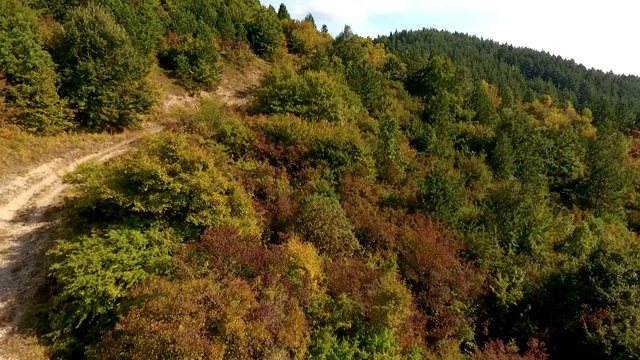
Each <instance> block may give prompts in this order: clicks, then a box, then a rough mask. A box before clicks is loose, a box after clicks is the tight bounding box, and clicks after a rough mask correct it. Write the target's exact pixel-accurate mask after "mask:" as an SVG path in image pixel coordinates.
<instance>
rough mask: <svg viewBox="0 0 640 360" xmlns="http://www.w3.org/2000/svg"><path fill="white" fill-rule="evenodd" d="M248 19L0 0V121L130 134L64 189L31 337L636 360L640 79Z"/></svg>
mask: <svg viewBox="0 0 640 360" xmlns="http://www.w3.org/2000/svg"><path fill="white" fill-rule="evenodd" d="M318 25H320V24H316V23H315V21H314V18H313V15H312V14H309V15H308V16H307V17H306V18H305V19H304V20H294V19H292V18H291V17H290V15H289V13H288V11H287V8H286V7H285V6H284V5H281V6H280V8H279V9H274V8H273V7H265V6H261V5H260V3H259V2H258V1H257V0H196V1H194V0H101V1H84V0H64V1H53V0H31V1H20V0H4V1H1V2H0V39H1V40H2V41H0V126H17V127H19V128H21V129H22V131H25V132H31V133H34V134H38V136H55V134H60V133H63V132H96V131H112V132H115V131H119V130H122V129H125V128H130V127H135V126H138V124H139V123H140V119H141V116H143V115H144V114H147V113H148V112H149V111H150V109H151V107H152V105H153V104H154V101H155V99H156V95H155V93H154V91H153V88H152V86H151V85H150V80H149V73H150V71H151V69H152V68H153V67H155V66H159V67H160V68H162V69H163V70H164V71H166V72H167V73H168V74H169V75H170V76H171V77H172V78H173V79H175V81H178V82H179V83H180V84H181V85H182V86H183V87H184V88H186V89H188V90H189V91H192V92H194V93H196V92H199V91H210V90H212V89H215V88H216V86H217V85H218V82H219V81H220V79H221V76H222V75H223V71H222V69H223V67H224V66H232V67H234V68H236V69H240V70H242V69H243V68H244V67H246V66H248V64H250V63H251V61H252V59H255V58H257V57H259V58H262V59H263V60H264V61H266V62H267V63H268V70H267V71H266V73H265V74H264V75H263V77H262V80H261V83H260V86H259V87H258V88H257V89H256V90H255V92H254V93H253V94H252V96H251V100H250V102H249V104H248V105H247V106H238V107H229V106H225V105H222V104H220V103H218V102H216V101H215V100H207V101H203V102H202V104H201V106H199V108H198V109H197V110H193V111H183V112H180V113H178V114H177V115H175V116H176V119H174V121H172V122H171V123H170V124H171V125H170V126H168V128H167V129H166V130H165V131H164V132H162V133H161V134H158V135H153V136H149V137H148V138H147V139H146V140H145V141H144V142H143V143H142V144H141V145H140V146H139V147H137V148H136V149H135V150H134V151H131V152H128V153H126V154H124V155H122V156H120V157H118V158H117V159H114V160H111V161H108V162H106V163H104V164H98V163H92V164H90V165H86V166H83V167H82V168H81V169H80V170H78V171H77V172H75V173H73V174H72V175H70V176H68V177H67V179H66V182H67V183H68V184H70V185H71V186H72V189H73V190H72V194H71V195H70V197H69V198H68V200H67V201H66V203H65V204H64V206H63V208H62V209H61V211H62V212H63V213H64V214H65V218H66V220H65V224H66V225H65V229H64V231H62V232H61V233H60V234H58V240H57V241H55V243H54V244H53V245H52V247H51V249H50V250H49V252H48V259H49V264H48V274H49V280H48V283H47V285H46V287H45V288H43V289H41V290H40V292H41V294H42V296H41V298H42V299H41V300H40V301H41V303H40V304H38V305H37V306H36V309H35V311H34V314H33V315H32V321H31V323H32V325H31V326H32V327H33V328H34V331H35V332H36V333H37V336H38V339H39V341H40V342H42V343H43V344H45V345H46V346H47V347H48V348H49V349H50V353H51V356H52V357H53V358H63V359H83V358H87V359H326V360H329V359H414V360H417V359H472V360H517V359H525V360H544V359H566V358H572V359H640V240H639V238H638V231H640V192H639V191H640V188H639V185H640V182H639V181H638V180H639V177H638V175H639V173H638V172H639V170H640V162H639V161H638V157H639V156H640V142H639V141H638V140H636V139H634V138H632V137H630V136H629V134H631V133H633V130H634V129H635V127H636V125H637V124H638V122H639V117H638V116H639V114H640V99H639V98H638V94H640V79H638V78H637V77H633V76H618V75H614V74H611V73H608V74H605V73H602V72H600V71H597V70H588V69H586V68H584V67H583V66H581V65H577V64H575V63H574V62H571V61H566V60H563V59H561V58H560V57H557V56H551V55H549V54H545V53H540V52H535V51H532V50H527V49H521V48H514V47H510V46H507V45H500V44H497V43H495V42H491V41H485V40H480V39H478V38H474V37H469V36H466V35H461V34H451V33H447V32H439V31H435V30H423V31H418V32H402V33H395V34H391V35H390V36H388V37H386V36H385V37H381V38H379V39H376V40H373V39H370V38H363V37H360V36H358V35H356V34H354V33H353V32H352V31H351V29H350V28H349V27H345V29H344V30H343V31H342V32H341V33H340V34H339V35H337V36H336V37H335V38H334V37H332V36H331V35H330V34H329V33H328V31H327V28H326V26H323V25H322V26H320V29H318Z"/></svg>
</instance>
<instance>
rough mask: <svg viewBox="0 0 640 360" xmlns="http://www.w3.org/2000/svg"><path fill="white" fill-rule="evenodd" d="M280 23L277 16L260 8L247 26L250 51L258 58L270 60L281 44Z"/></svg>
mask: <svg viewBox="0 0 640 360" xmlns="http://www.w3.org/2000/svg"><path fill="white" fill-rule="evenodd" d="M282 37H283V35H282V23H281V22H280V19H278V16H277V14H275V13H274V12H271V11H269V10H268V9H265V8H261V9H260V11H258V13H257V14H256V16H255V18H254V19H253V20H252V21H251V22H250V23H249V24H248V28H247V38H248V39H249V44H250V45H251V49H252V50H253V51H254V52H255V53H256V54H257V55H258V56H260V57H263V58H265V59H270V58H271V57H272V56H273V54H274V52H275V50H276V48H278V46H280V45H281V44H282Z"/></svg>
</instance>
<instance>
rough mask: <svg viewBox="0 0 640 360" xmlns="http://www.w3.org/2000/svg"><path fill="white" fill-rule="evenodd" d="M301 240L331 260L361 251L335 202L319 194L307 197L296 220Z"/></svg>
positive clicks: (338, 204)
mask: <svg viewBox="0 0 640 360" xmlns="http://www.w3.org/2000/svg"><path fill="white" fill-rule="evenodd" d="M297 225H298V228H299V229H300V232H301V235H302V236H303V237H304V239H306V240H308V241H309V242H311V243H312V244H313V245H314V246H315V247H316V248H317V249H318V250H319V251H320V252H321V253H323V254H326V255H330V256H339V255H351V254H353V253H354V252H355V251H356V250H358V249H359V248H360V244H359V243H358V240H357V239H356V237H355V235H354V234H353V226H352V225H351V223H350V222H349V220H348V219H347V216H346V214H345V212H344V209H343V208H342V206H341V205H340V202H339V201H338V199H335V198H333V197H328V196H325V195H320V194H313V195H309V196H307V197H306V198H305V199H304V201H303V202H302V205H301V206H300V210H299V212H298V216H297Z"/></svg>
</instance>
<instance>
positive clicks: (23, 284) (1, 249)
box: [0, 124, 162, 360]
mask: <svg viewBox="0 0 640 360" xmlns="http://www.w3.org/2000/svg"><path fill="white" fill-rule="evenodd" d="M161 130H162V127H161V126H159V125H155V124H151V125H150V126H147V127H146V128H145V129H144V130H143V131H141V132H139V133H135V134H132V136H131V137H130V138H128V139H127V140H124V141H121V142H119V143H116V144H111V145H110V146H109V145H106V146H105V148H103V149H96V151H95V152H94V153H92V154H90V155H88V156H84V157H82V158H79V159H76V160H73V161H71V162H69V161H65V160H63V159H55V160H53V161H50V162H48V163H46V164H43V165H40V166H38V167H37V168H34V169H33V170H31V171H29V172H28V173H27V174H26V175H24V176H20V177H17V178H15V179H13V180H12V181H11V182H9V183H7V184H4V185H3V186H1V187H0V360H5V359H6V360H9V359H12V358H14V357H13V356H10V354H8V353H5V351H3V349H6V348H7V347H5V346H3V345H5V344H6V342H7V340H8V339H9V337H10V335H11V333H12V332H13V331H14V330H15V329H16V327H17V325H18V324H20V322H21V320H22V318H23V316H24V314H25V311H26V310H27V308H28V306H29V303H30V301H29V300H30V299H32V298H33V295H34V292H35V291H36V289H37V288H38V286H39V285H41V284H42V283H43V281H44V279H45V275H46V269H45V266H44V252H45V251H46V249H47V247H48V244H49V243H50V241H51V235H50V234H49V233H48V232H47V231H46V229H47V228H49V226H51V225H52V221H50V220H49V219H47V217H46V216H45V213H46V210H47V209H49V208H51V207H52V206H54V205H56V203H57V201H58V200H59V197H60V195H61V194H62V192H63V191H64V190H65V188H66V185H64V184H63V183H62V180H61V179H62V176H63V175H64V174H66V173H68V172H70V171H73V170H74V169H75V168H76V167H77V166H78V165H80V164H82V163H85V162H87V161H89V160H97V161H106V160H108V159H110V158H113V157H115V156H118V155H120V154H122V153H123V152H125V151H127V150H128V149H129V148H130V147H131V145H132V144H133V143H134V142H136V141H137V140H139V139H140V138H142V137H143V136H145V135H148V134H152V133H157V132H159V131H161Z"/></svg>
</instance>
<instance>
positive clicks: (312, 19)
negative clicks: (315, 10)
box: [304, 13, 316, 27]
mask: <svg viewBox="0 0 640 360" xmlns="http://www.w3.org/2000/svg"><path fill="white" fill-rule="evenodd" d="M304 21H308V22H310V23H311V24H312V25H313V27H316V19H314V18H313V15H311V13H308V14H307V16H305V17H304Z"/></svg>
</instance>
